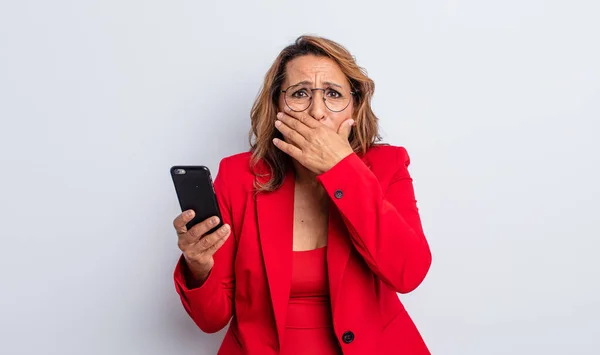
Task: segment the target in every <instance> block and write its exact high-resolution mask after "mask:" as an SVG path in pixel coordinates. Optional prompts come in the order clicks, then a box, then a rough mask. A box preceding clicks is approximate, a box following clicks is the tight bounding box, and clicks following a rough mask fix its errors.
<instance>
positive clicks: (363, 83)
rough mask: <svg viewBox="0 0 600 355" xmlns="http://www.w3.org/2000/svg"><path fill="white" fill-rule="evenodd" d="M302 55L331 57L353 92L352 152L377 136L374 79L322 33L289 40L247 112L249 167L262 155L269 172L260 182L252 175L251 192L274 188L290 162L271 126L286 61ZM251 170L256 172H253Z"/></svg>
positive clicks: (361, 152)
mask: <svg viewBox="0 0 600 355" xmlns="http://www.w3.org/2000/svg"><path fill="white" fill-rule="evenodd" d="M304 55H315V56H322V57H328V58H330V59H332V60H334V61H335V62H336V63H337V64H338V65H339V66H340V68H341V70H342V72H343V73H344V74H345V75H346V78H347V79H348V81H349V82H350V86H351V89H352V90H353V91H354V92H356V95H354V112H353V115H352V118H353V119H354V121H355V122H356V123H355V126H354V127H353V128H352V132H351V133H350V137H349V138H348V140H349V142H350V146H351V147H352V149H353V150H354V152H355V153H356V154H358V155H359V156H362V155H364V154H365V153H366V152H367V150H368V149H369V148H370V147H371V146H373V145H374V144H375V143H376V142H378V141H380V140H381V136H380V135H379V130H378V119H377V117H376V116H375V114H374V113H373V111H372V109H371V98H372V97H373V93H374V90H375V83H374V82H373V80H371V79H370V78H369V77H368V76H367V73H366V71H365V70H364V69H363V68H361V67H359V66H358V65H357V64H356V61H355V59H354V57H353V56H352V55H351V54H350V52H349V51H348V50H347V49H346V48H344V47H343V46H341V45H340V44H338V43H336V42H333V41H331V40H329V39H326V38H323V37H316V36H306V35H305V36H300V37H298V38H297V39H296V41H295V42H294V43H293V44H290V45H289V46H287V47H285V48H284V49H283V50H282V51H281V53H279V55H278V56H277V58H276V59H275V61H274V62H273V64H272V65H271V68H269V70H268V71H267V74H266V75H265V79H264V83H263V85H262V88H261V90H260V92H259V94H258V96H257V98H256V100H255V102H254V105H253V106H252V110H251V112H250V120H251V129H250V133H249V141H250V147H251V148H250V151H251V152H252V158H251V160H250V165H251V169H252V170H253V171H254V167H255V166H256V165H257V163H258V162H259V161H260V160H261V159H262V160H263V161H264V163H266V165H267V166H268V167H269V170H270V172H271V173H270V174H269V175H270V177H269V180H268V181H266V182H265V183H260V182H258V179H255V182H254V187H255V189H256V191H255V192H260V191H274V190H276V189H278V188H279V187H280V186H281V185H282V184H283V180H284V178H285V175H286V171H287V169H288V167H289V164H292V161H291V159H292V158H291V157H289V156H288V155H287V154H285V153H284V152H282V151H281V150H279V148H277V147H276V146H275V145H274V144H273V141H272V140H273V138H275V137H277V138H280V139H283V137H282V135H281V133H280V132H279V131H278V130H277V129H275V126H274V122H275V119H276V115H277V112H278V111H279V110H278V100H279V95H280V94H281V89H282V88H281V85H282V84H283V81H284V79H285V75H286V73H285V70H286V65H287V63H289V62H290V61H291V60H292V59H294V58H297V57H300V56H304ZM254 138H255V139H254ZM255 174H256V175H257V173H256V172H255ZM257 176H258V175H257Z"/></svg>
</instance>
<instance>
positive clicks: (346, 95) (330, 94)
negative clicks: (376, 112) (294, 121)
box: [281, 84, 355, 112]
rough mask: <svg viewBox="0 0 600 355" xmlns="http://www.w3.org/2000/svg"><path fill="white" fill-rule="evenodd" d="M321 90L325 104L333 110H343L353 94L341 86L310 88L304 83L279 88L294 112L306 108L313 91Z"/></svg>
mask: <svg viewBox="0 0 600 355" xmlns="http://www.w3.org/2000/svg"><path fill="white" fill-rule="evenodd" d="M314 91H322V92H323V101H324V102H325V106H326V107H327V108H328V109H329V110H330V111H333V112H341V111H344V110H345V109H346V108H347V107H348V106H349V105H350V100H351V99H352V97H353V96H354V95H355V92H354V91H348V90H346V89H344V88H341V87H331V86H330V87H327V88H324V89H322V88H310V87H309V86H308V85H306V84H296V85H292V86H290V87H288V88H287V89H285V90H281V92H282V93H283V94H284V96H283V98H284V101H285V104H286V105H287V107H289V108H290V110H292V111H295V112H301V111H304V110H306V109H307V108H309V107H310V105H311V104H312V99H313V96H314V95H313V92H314Z"/></svg>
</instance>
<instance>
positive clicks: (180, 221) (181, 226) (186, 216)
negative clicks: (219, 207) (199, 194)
mask: <svg viewBox="0 0 600 355" xmlns="http://www.w3.org/2000/svg"><path fill="white" fill-rule="evenodd" d="M194 215H195V213H194V211H193V210H187V211H183V212H182V213H181V214H180V215H178V216H177V217H176V218H175V220H173V227H174V228H175V230H176V231H177V234H183V233H185V232H187V227H186V224H187V223H188V222H189V221H191V220H192V219H194Z"/></svg>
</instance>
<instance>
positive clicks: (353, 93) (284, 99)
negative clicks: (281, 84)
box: [280, 84, 356, 112]
mask: <svg viewBox="0 0 600 355" xmlns="http://www.w3.org/2000/svg"><path fill="white" fill-rule="evenodd" d="M299 85H300V84H295V85H290V86H288V87H287V88H286V89H285V90H280V91H281V92H282V93H283V101H284V102H285V105H286V106H287V107H288V108H289V109H290V110H292V111H294V112H303V111H306V110H308V108H309V107H310V105H312V103H313V98H314V97H315V95H314V92H315V90H316V91H323V102H324V103H325V107H327V109H328V110H329V111H331V112H342V111H344V110H345V109H347V108H348V106H350V101H352V100H348V103H347V104H346V107H344V108H343V109H341V110H337V111H336V110H332V109H330V108H329V106H327V98H326V97H325V90H327V89H330V88H327V89H324V88H312V89H308V90H310V91H311V96H310V103H309V104H308V106H306V108H305V109H304V110H300V111H298V110H294V109H293V108H292V107H291V106H290V105H289V104H288V102H287V100H286V92H288V90H290V88H292V87H294V86H299ZM350 95H351V98H353V97H354V96H355V95H356V91H350Z"/></svg>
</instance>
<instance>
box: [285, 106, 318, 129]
mask: <svg viewBox="0 0 600 355" xmlns="http://www.w3.org/2000/svg"><path fill="white" fill-rule="evenodd" d="M285 113H286V114H287V115H289V116H290V117H293V118H295V119H297V120H298V121H300V122H302V123H304V124H305V125H306V126H307V127H310V128H317V127H319V126H320V125H321V124H322V123H321V122H319V120H317V119H315V118H314V117H312V116H311V115H309V114H308V113H306V111H302V112H295V111H292V110H291V109H290V108H289V107H286V108H285Z"/></svg>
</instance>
